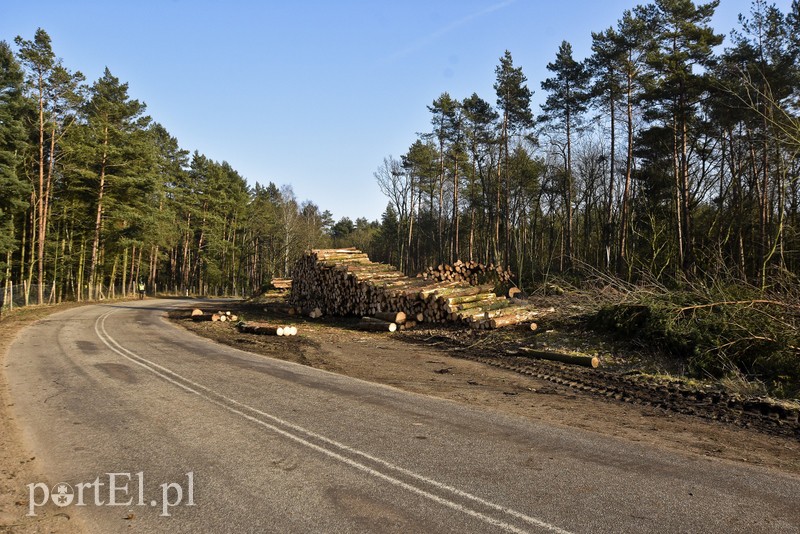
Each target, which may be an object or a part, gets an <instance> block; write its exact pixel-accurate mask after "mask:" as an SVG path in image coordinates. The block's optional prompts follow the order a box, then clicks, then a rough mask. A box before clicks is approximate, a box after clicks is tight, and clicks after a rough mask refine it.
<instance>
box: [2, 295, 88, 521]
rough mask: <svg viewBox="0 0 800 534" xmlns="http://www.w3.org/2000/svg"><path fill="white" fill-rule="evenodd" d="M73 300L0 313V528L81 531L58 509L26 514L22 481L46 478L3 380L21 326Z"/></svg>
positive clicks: (59, 308)
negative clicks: (25, 442) (29, 448)
mask: <svg viewBox="0 0 800 534" xmlns="http://www.w3.org/2000/svg"><path fill="white" fill-rule="evenodd" d="M75 305H76V304H74V303H67V304H61V305H57V306H30V307H27V308H19V309H18V310H15V311H13V312H11V313H4V315H3V316H2V317H0V370H1V372H0V429H2V431H0V532H3V533H5V532H9V533H11V532H13V533H15V534H33V533H45V532H60V533H65V534H73V533H78V532H82V531H83V529H82V528H81V525H80V524H79V523H77V522H76V520H74V519H73V518H72V517H71V515H70V514H69V513H65V512H64V511H63V510H62V509H59V508H56V507H55V506H52V507H43V508H41V509H40V510H37V512H36V517H28V516H26V514H27V513H28V490H27V487H26V485H27V484H31V483H35V482H47V481H48V477H47V476H46V474H45V473H44V472H43V471H42V469H41V466H40V465H39V463H38V462H37V460H36V458H35V457H34V456H33V455H32V454H31V453H30V452H29V451H27V450H25V447H24V446H23V445H22V435H21V433H20V428H19V426H18V424H17V421H16V419H15V418H14V416H13V414H12V410H11V408H13V406H14V404H13V403H12V400H11V397H10V396H9V390H8V381H7V380H6V373H5V368H6V356H7V355H8V348H9V347H10V346H11V343H12V342H13V341H14V338H15V337H16V335H17V334H18V333H19V331H20V330H22V329H23V328H24V327H25V326H27V325H29V324H31V323H34V322H36V321H37V320H39V319H41V318H42V317H45V316H47V315H49V314H51V313H54V312H56V311H60V310H64V309H67V308H70V307H73V306H75Z"/></svg>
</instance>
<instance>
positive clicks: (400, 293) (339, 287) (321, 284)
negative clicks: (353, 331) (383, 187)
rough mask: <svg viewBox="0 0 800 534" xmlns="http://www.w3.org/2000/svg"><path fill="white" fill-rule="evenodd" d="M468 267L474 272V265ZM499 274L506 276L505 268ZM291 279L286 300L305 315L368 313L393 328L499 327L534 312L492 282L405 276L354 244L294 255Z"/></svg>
mask: <svg viewBox="0 0 800 534" xmlns="http://www.w3.org/2000/svg"><path fill="white" fill-rule="evenodd" d="M470 263H472V262H470ZM461 265H462V266H463V265H468V264H463V263H462V264H461ZM492 269H493V270H494V272H496V273H498V275H499V274H500V271H496V268H495V267H492ZM484 270H485V268H484ZM501 271H502V270H501ZM458 272H461V271H458ZM464 272H465V273H466V272H467V271H464ZM470 272H471V273H472V274H470V275H469V277H472V276H473V274H475V273H476V272H477V271H475V270H473V271H470ZM501 276H502V277H503V279H504V280H507V277H506V276H507V275H506V274H502V275H501ZM508 276H510V274H509V275H508ZM292 281H293V282H292V292H291V295H290V304H291V306H292V307H294V308H295V309H297V310H299V311H300V312H301V313H303V314H304V315H307V316H311V317H315V318H316V317H320V316H322V315H343V316H348V315H349V316H358V317H372V318H376V319H378V320H380V321H381V322H382V323H389V324H394V325H395V330H397V329H404V328H411V327H413V326H414V325H415V324H416V323H419V322H422V321H426V322H433V323H437V322H445V321H460V322H464V323H468V324H469V325H470V326H471V327H473V328H481V329H484V328H499V327H501V326H507V325H511V324H518V323H521V322H526V321H529V320H531V319H532V318H533V317H534V316H535V315H536V312H534V311H531V310H529V309H528V308H527V307H526V306H524V305H523V304H522V303H521V302H520V301H517V300H515V299H509V298H506V297H505V296H504V295H503V296H500V295H496V294H495V293H494V292H493V290H494V287H495V284H489V283H484V284H477V285H472V284H470V283H469V281H467V280H463V279H462V280H450V281H442V280H436V279H429V278H425V277H424V276H418V277H416V278H409V277H407V276H405V275H404V274H403V273H402V272H400V271H398V270H397V269H395V268H394V267H392V266H390V265H386V264H382V263H374V262H372V261H370V259H369V257H368V256H367V255H366V254H364V253H363V252H361V251H360V250H358V249H355V248H345V249H322V250H313V251H311V252H310V253H309V254H306V255H305V256H303V257H301V258H300V259H299V260H298V261H297V263H296V265H295V268H294V271H293V272H292ZM385 313H394V314H397V313H402V314H403V320H402V321H397V320H396V317H395V320H385V319H383V318H381V314H385ZM362 323H364V328H365V329H366V328H374V329H377V328H380V329H381V330H384V329H385V330H386V331H389V330H390V329H391V327H390V326H388V325H383V324H380V323H376V322H374V321H369V320H368V321H363V320H362ZM368 324H369V326H368Z"/></svg>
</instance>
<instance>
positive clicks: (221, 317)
mask: <svg viewBox="0 0 800 534" xmlns="http://www.w3.org/2000/svg"><path fill="white" fill-rule="evenodd" d="M192 320H193V321H213V322H215V323H217V322H219V323H225V322H231V323H235V322H236V321H238V320H239V316H238V315H234V314H232V313H231V312H229V311H218V312H216V313H212V314H206V313H204V312H203V310H201V309H199V308H195V309H193V310H192Z"/></svg>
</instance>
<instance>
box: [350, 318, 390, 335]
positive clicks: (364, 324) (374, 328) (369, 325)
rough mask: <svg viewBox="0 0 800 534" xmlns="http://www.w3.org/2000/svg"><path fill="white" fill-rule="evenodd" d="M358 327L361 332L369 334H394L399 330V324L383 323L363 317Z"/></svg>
mask: <svg viewBox="0 0 800 534" xmlns="http://www.w3.org/2000/svg"><path fill="white" fill-rule="evenodd" d="M356 326H357V328H358V329H359V330H366V331H369V332H394V331H395V330H397V324H395V323H389V322H386V321H381V320H380V319H375V318H373V317H362V318H361V321H360V322H359V323H358V324H357V325H356Z"/></svg>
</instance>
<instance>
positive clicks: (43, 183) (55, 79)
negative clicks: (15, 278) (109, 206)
mask: <svg viewBox="0 0 800 534" xmlns="http://www.w3.org/2000/svg"><path fill="white" fill-rule="evenodd" d="M14 42H15V43H16V44H17V46H19V59H20V62H21V63H22V65H23V66H24V67H25V68H26V70H27V75H28V83H29V85H30V87H31V97H32V98H33V99H34V100H35V101H36V105H37V113H38V121H37V130H38V131H37V133H38V144H37V149H38V150H37V155H36V156H35V157H34V159H35V161H36V167H37V168H36V171H37V174H38V183H37V184H36V185H35V186H34V192H35V195H34V197H33V198H34V200H35V202H34V206H33V208H34V212H35V216H36V225H35V226H36V227H35V232H36V245H37V246H36V265H37V272H38V282H39V284H38V295H37V297H38V302H39V304H42V303H43V302H44V283H45V274H44V265H45V257H44V256H45V243H46V239H47V230H48V217H49V214H50V206H49V202H50V199H51V196H52V186H53V180H54V179H55V176H56V173H55V168H56V160H57V158H58V157H59V155H60V150H59V149H60V146H59V143H60V141H61V139H62V138H63V136H64V135H65V133H66V132H67V131H68V130H69V129H70V127H71V126H72V125H73V124H74V123H75V120H76V110H77V107H78V105H79V104H80V103H81V101H82V87H81V83H82V82H83V80H84V77H83V74H81V73H80V72H75V73H71V72H70V71H69V70H68V69H66V68H65V67H64V66H62V64H61V60H60V59H57V58H56V55H55V53H54V52H53V48H52V44H51V40H50V36H49V35H48V34H47V32H45V31H44V30H43V29H41V28H39V29H38V30H36V34H35V36H34V39H33V41H27V40H24V39H22V37H19V36H18V37H17V38H16V39H15V40H14ZM32 241H33V240H32ZM31 260H33V258H31ZM31 274H32V271H31ZM29 279H30V277H29ZM29 287H30V284H29Z"/></svg>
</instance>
